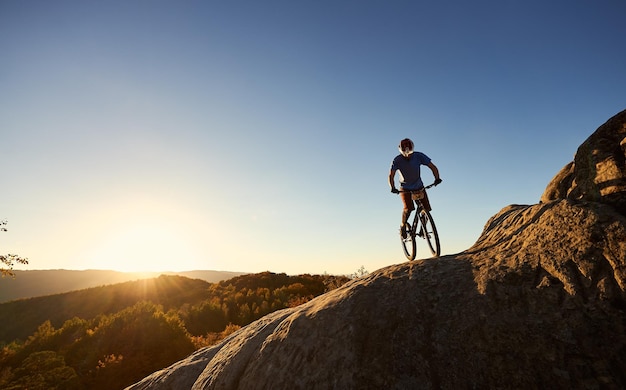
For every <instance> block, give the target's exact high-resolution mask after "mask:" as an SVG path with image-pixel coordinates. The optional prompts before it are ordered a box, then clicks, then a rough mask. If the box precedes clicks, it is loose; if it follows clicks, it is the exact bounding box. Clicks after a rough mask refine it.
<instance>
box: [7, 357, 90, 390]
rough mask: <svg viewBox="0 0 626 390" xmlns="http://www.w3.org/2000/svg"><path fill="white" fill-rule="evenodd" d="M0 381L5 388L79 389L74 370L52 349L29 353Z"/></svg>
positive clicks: (36, 389)
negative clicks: (3, 380) (3, 381)
mask: <svg viewBox="0 0 626 390" xmlns="http://www.w3.org/2000/svg"><path fill="white" fill-rule="evenodd" d="M5 381H6V382H5V383H2V382H0V385H2V388H3V389H6V390H10V389H11V390H12V389H15V390H18V389H20V390H21V389H29V390H52V389H58V390H61V389H67V390H70V389H80V388H81V387H82V386H81V385H80V381H79V379H78V375H76V371H74V369H72V368H71V367H68V366H67V365H65V360H64V359H63V357H62V356H59V355H58V354H57V353H55V352H53V351H41V352H34V353H32V354H30V355H29V356H28V357H27V358H26V359H24V360H23V361H22V364H21V365H20V366H19V367H17V368H16V369H15V370H13V372H12V373H10V374H9V375H8V378H6V379H5Z"/></svg>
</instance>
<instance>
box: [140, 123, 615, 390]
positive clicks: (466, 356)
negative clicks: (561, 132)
mask: <svg viewBox="0 0 626 390" xmlns="http://www.w3.org/2000/svg"><path fill="white" fill-rule="evenodd" d="M619 115H621V116H622V117H623V115H624V113H621V114H619ZM609 122H611V121H609ZM609 122H607V123H609ZM612 128H613V129H616V132H618V133H619V132H620V131H622V130H623V127H622V128H621V130H620V128H619V126H613V127H612ZM621 134H623V133H621ZM606 137H607V138H610V137H613V136H611V135H606ZM614 138H619V136H615V137H614ZM611 139H612V138H611ZM579 152H580V149H579ZM592 154H593V153H592ZM596 155H597V154H596ZM615 160H616V162H615V164H618V163H619V161H617V160H619V159H615ZM601 161H607V159H606V158H605V159H602V160H601ZM622 163H623V161H622ZM576 164H577V165H578V166H579V169H580V164H579V163H578V162H576ZM594 164H595V166H596V167H597V166H598V165H600V166H603V165H602V163H594ZM606 164H608V163H606ZM596 171H600V169H596ZM557 177H558V175H557ZM581 177H587V178H588V176H581ZM594 177H597V175H596V176H594ZM611 177H613V176H611ZM603 180H604V179H598V180H592V182H593V183H591V180H587V181H581V179H579V177H578V176H575V177H574V178H573V179H572V180H571V181H569V183H570V185H574V186H575V188H579V189H581V190H580V191H581V192H580V194H582V196H572V197H570V196H568V193H571V191H569V189H568V190H565V187H566V186H563V185H562V183H564V181H563V180H559V181H558V183H557V184H555V186H554V188H555V189H554V190H550V191H547V192H550V194H549V195H548V196H546V195H544V197H543V199H542V203H540V204H536V205H512V206H508V207H505V208H504V209H502V210H501V211H500V212H499V213H498V214H496V215H495V216H493V217H492V218H491V219H490V220H489V221H488V222H487V224H486V225H485V229H484V231H483V233H482V235H481V236H480V238H479V239H478V241H477V242H476V243H475V244H474V245H473V246H472V247H471V248H469V249H468V250H466V251H464V252H462V253H459V254H456V255H450V256H443V257H440V258H437V259H426V260H417V261H413V262H407V263H403V264H399V265H394V266H390V267H386V268H384V269H381V270H379V271H376V272H374V273H372V274H369V275H367V276H365V277H362V278H359V279H355V280H353V281H352V282H350V283H348V284H346V285H344V286H342V287H341V288H339V289H337V290H334V291H331V292H329V293H327V294H325V295H322V296H320V297H318V298H316V299H314V300H312V301H310V302H308V303H306V304H303V305H301V306H298V307H295V308H291V309H286V310H282V311H278V312H275V313H272V314H270V315H268V316H266V317H264V318H262V319H260V320H259V321H256V322H254V323H252V324H250V325H249V326H247V327H244V328H242V329H241V330H239V331H238V332H236V333H234V334H232V335H231V336H230V337H228V338H227V339H225V340H223V341H222V342H221V343H220V344H218V345H216V346H213V347H209V348H205V349H201V350H199V351H197V352H196V353H194V354H193V355H191V356H190V357H188V358H187V359H185V360H183V361H181V362H178V363H176V364H174V365H172V366H171V367H168V368H165V369H163V370H161V371H159V372H156V373H154V374H152V375H151V376H149V377H147V378H145V379H144V380H142V381H141V382H139V383H137V384H135V385H133V386H131V387H129V389H133V390H138V389H176V390H179V389H368V388H371V389H432V388H445V389H457V388H590V389H600V388H615V389H618V388H626V314H625V310H626V216H625V215H624V214H623V213H621V212H620V211H619V210H618V208H616V207H615V205H617V206H619V205H620V204H623V202H624V198H623V197H624V196H625V194H624V191H618V190H616V189H612V190H606V189H607V188H609V187H611V188H614V187H615V188H619V187H620V186H621V183H622V182H621V181H619V180H623V177H622V178H621V179H620V178H619V177H618V178H617V179H615V180H616V181H611V182H610V185H608V183H605V181H603ZM610 180H614V179H610ZM582 183H584V184H582ZM602 183H605V184H602ZM593 186H595V187H593ZM592 187H593V188H598V191H597V192H596V195H594V196H595V197H593V196H591V195H590V192H589V188H592ZM568 188H569V187H568ZM582 189H584V191H583V190H582ZM605 190H606V191H611V192H606V191H605ZM598 194H599V195H598ZM605 200H608V201H606V202H605Z"/></svg>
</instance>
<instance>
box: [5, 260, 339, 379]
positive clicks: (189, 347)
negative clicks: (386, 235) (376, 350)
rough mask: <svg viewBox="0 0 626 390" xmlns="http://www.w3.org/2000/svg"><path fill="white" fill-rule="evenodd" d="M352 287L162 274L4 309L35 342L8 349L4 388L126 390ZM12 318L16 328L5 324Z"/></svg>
mask: <svg viewBox="0 0 626 390" xmlns="http://www.w3.org/2000/svg"><path fill="white" fill-rule="evenodd" d="M346 281H348V278H335V277H331V276H328V275H324V276H311V275H300V276H287V275H285V274H273V273H270V272H264V273H261V274H256V275H245V276H241V277H236V278H234V279H231V280H229V281H224V282H220V283H216V284H208V283H205V282H202V281H199V280H191V279H187V278H183V277H178V276H161V277H159V278H156V279H153V280H149V281H138V282H130V283H122V284H119V285H114V286H108V287H101V288H94V289H88V290H82V291H78V292H74V293H68V294H59V295H55V296H50V297H42V298H33V299H29V300H24V301H16V302H8V303H5V304H0V322H2V323H3V325H8V324H12V325H13V326H16V327H18V328H25V327H31V328H30V329H31V331H30V335H28V336H25V337H24V338H25V340H26V341H20V340H19V339H13V340H10V342H9V343H8V344H5V345H4V347H3V348H2V350H0V367H2V369H1V370H0V388H2V389H4V388H7V389H18V388H20V389H21V388H29V389H40V388H41V389H44V388H45V389H119V388H124V387H126V386H128V385H130V384H132V383H134V382H136V381H138V380H140V379H142V378H144V377H145V376H147V375H149V374H150V373H152V372H154V371H156V370H159V369H162V368H164V367H166V366H168V365H170V364H172V363H174V362H176V361H178V360H180V359H182V358H184V357H185V356H188V355H189V354H190V353H191V352H193V350H194V349H196V348H198V347H201V346H206V345H211V344H213V343H216V342H218V341H219V340H221V339H222V338H224V337H226V336H227V335H229V334H231V333H232V332H235V331H237V330H238V329H239V328H240V327H241V326H245V325H247V324H249V323H250V322H252V321H254V320H256V319H258V318H261V317H262V316H264V315H266V314H268V313H270V312H272V311H274V310H277V309H282V308H285V307H290V306H294V305H297V304H300V303H303V302H306V301H307V300H310V299H312V298H314V297H315V296H318V295H320V294H322V293H324V292H325V291H327V289H329V288H333V287H335V286H339V285H340V284H342V283H345V282H346ZM329 286H332V287H329ZM140 291H141V293H140ZM42 313H43V314H42ZM11 318H12V319H14V320H17V321H16V323H13V322H12V321H10V320H9V322H6V320H7V319H11ZM37 320H41V321H40V322H38V325H34V326H33V321H37ZM3 321H4V322H3ZM60 324H62V325H60ZM55 325H56V326H60V327H59V328H58V329H56V328H55ZM5 334H6V333H5ZM5 340H6V341H5V343H6V342H7V341H9V340H8V339H5Z"/></svg>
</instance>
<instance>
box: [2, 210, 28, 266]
mask: <svg viewBox="0 0 626 390" xmlns="http://www.w3.org/2000/svg"><path fill="white" fill-rule="evenodd" d="M6 225H7V221H6V220H2V221H0V232H6V231H7V228H5V226H6ZM15 264H28V259H26V258H24V257H20V256H18V255H14V254H8V255H0V275H2V277H5V276H15V274H14V273H13V267H14V266H15Z"/></svg>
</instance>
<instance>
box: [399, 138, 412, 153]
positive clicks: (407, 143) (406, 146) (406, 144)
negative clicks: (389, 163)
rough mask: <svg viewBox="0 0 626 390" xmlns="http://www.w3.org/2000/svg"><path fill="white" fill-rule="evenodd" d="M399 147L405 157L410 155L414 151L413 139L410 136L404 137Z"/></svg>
mask: <svg viewBox="0 0 626 390" xmlns="http://www.w3.org/2000/svg"><path fill="white" fill-rule="evenodd" d="M398 149H399V150H400V153H402V155H403V156H404V157H409V155H410V154H411V153H413V141H411V140H410V139H408V138H405V139H403V140H402V141H400V145H398Z"/></svg>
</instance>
